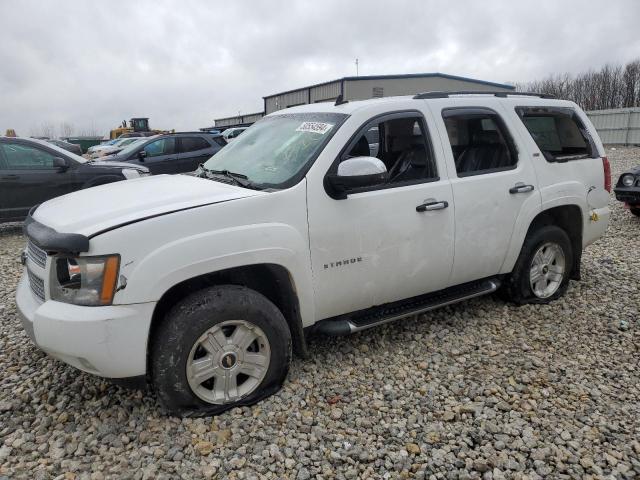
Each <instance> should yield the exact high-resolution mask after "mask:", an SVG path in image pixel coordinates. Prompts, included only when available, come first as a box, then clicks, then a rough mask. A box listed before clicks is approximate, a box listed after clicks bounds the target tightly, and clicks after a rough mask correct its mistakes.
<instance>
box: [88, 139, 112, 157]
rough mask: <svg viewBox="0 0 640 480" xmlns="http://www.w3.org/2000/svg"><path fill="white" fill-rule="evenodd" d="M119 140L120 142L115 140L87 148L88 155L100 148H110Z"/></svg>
mask: <svg viewBox="0 0 640 480" xmlns="http://www.w3.org/2000/svg"><path fill="white" fill-rule="evenodd" d="M118 140H119V139H118V138H114V139H113V140H105V141H104V142H102V143H100V144H99V145H93V146H92V147H89V148H87V155H91V154H92V153H93V152H95V151H96V149H98V148H105V147H110V146H112V145H113V144H115V143H116V142H117V141H118Z"/></svg>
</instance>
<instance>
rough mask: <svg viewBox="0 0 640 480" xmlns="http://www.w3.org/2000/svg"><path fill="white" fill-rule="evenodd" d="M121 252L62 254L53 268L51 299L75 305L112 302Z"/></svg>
mask: <svg viewBox="0 0 640 480" xmlns="http://www.w3.org/2000/svg"><path fill="white" fill-rule="evenodd" d="M119 269H120V255H105V256H101V257H58V258H56V261H55V267H54V268H52V269H51V282H50V285H51V292H50V294H51V299H52V300H57V301H59V302H65V303H72V304H74V305H88V306H99V305H111V302H113V295H114V294H115V292H116V283H117V281H118V270H119Z"/></svg>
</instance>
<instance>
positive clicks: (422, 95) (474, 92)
mask: <svg viewBox="0 0 640 480" xmlns="http://www.w3.org/2000/svg"><path fill="white" fill-rule="evenodd" d="M451 95H493V96H494V97H501V98H506V97H508V96H516V97H540V98H556V96H555V95H550V94H548V93H536V92H491V91H482V90H459V91H453V92H441V91H436V92H424V93H419V94H417V95H415V96H414V97H413V98H415V99H416V100H424V99H427V98H449V96H451Z"/></svg>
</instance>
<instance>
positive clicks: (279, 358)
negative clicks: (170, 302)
mask: <svg viewBox="0 0 640 480" xmlns="http://www.w3.org/2000/svg"><path fill="white" fill-rule="evenodd" d="M236 336H237V338H236ZM231 339H234V341H237V343H238V344H240V345H243V346H242V347H236V346H235V345H233V344H232V343H231ZM225 342H226V343H225ZM248 342H251V343H248ZM205 347H206V348H205ZM198 361H200V362H199V363H198ZM253 362H255V363H253ZM290 363H291V333H290V331H289V327H288V325H287V321H286V320H285V318H284V316H283V315H282V313H281V312H280V310H279V309H278V308H277V307H276V306H275V305H274V304H273V303H271V302H270V301H269V300H268V299H267V298H266V297H264V296H263V295H261V294H260V293H258V292H256V291H254V290H250V289H248V288H246V287H241V286H236V285H223V286H215V287H210V288H206V289H204V290H200V291H198V292H196V293H194V294H192V295H190V296H188V297H187V298H185V299H184V300H182V301H181V302H179V303H178V304H176V305H175V306H174V307H173V308H172V309H171V310H170V311H169V313H168V314H167V315H166V316H165V317H164V318H163V320H162V322H161V324H160V325H159V326H158V328H157V329H156V330H155V332H154V334H153V337H152V339H151V350H150V370H151V380H152V385H153V388H154V389H155V391H156V393H157V395H158V399H159V400H160V403H161V404H162V406H163V407H164V408H165V409H166V410H167V411H168V412H169V413H171V414H176V415H181V416H203V415H217V414H219V413H222V412H224V411H226V410H228V409H230V408H234V407H239V406H247V405H252V404H254V403H256V402H259V401H260V400H262V399H264V398H266V397H268V396H270V395H272V394H273V393H275V392H277V391H278V390H279V389H280V388H281V386H282V384H283V383H284V380H285V378H286V376H287V372H288V371H289V365H290ZM196 365H206V366H207V368H206V369H205V370H204V371H201V373H202V378H197V377H196V376H195V375H196V374H195V372H196ZM187 370H189V373H187ZM207 375H211V376H210V377H209V378H207ZM234 378H235V380H234ZM201 380H202V381H201ZM234 385H235V386H236V388H234ZM228 386H229V387H228Z"/></svg>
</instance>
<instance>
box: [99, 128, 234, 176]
mask: <svg viewBox="0 0 640 480" xmlns="http://www.w3.org/2000/svg"><path fill="white" fill-rule="evenodd" d="M224 145H226V142H225V141H224V139H223V138H222V135H216V134H211V133H206V132H183V133H168V134H163V135H156V136H153V137H149V138H148V139H147V140H146V141H141V142H136V143H134V144H131V145H129V146H127V147H125V148H124V149H123V150H121V151H120V152H118V153H117V154H115V155H109V156H104V157H102V158H101V160H103V161H106V162H109V161H117V162H127V163H131V164H135V165H144V166H145V167H147V168H148V169H149V170H150V171H151V173H152V174H154V175H156V174H160V173H185V172H193V171H194V170H196V169H197V168H198V165H200V164H201V163H203V162H206V161H207V160H208V159H209V158H211V157H212V156H213V155H214V154H216V153H217V152H218V151H219V150H220V149H221V148H222V147H223V146H224Z"/></svg>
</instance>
